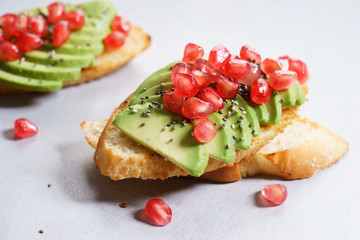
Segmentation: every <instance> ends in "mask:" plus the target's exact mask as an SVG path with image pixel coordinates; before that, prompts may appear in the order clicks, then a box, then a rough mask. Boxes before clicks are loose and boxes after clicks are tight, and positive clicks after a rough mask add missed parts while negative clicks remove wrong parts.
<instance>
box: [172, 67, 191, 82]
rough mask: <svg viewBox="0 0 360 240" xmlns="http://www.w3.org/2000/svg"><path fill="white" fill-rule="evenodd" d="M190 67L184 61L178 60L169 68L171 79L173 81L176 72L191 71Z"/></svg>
mask: <svg viewBox="0 0 360 240" xmlns="http://www.w3.org/2000/svg"><path fill="white" fill-rule="evenodd" d="M191 71H192V67H191V66H190V65H189V64H187V63H184V62H179V63H177V64H175V65H174V66H173V67H172V68H171V79H172V81H173V82H174V80H175V76H176V74H178V73H191Z"/></svg>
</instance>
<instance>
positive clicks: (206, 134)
mask: <svg viewBox="0 0 360 240" xmlns="http://www.w3.org/2000/svg"><path fill="white" fill-rule="evenodd" d="M216 134H217V130H216V128H215V126H214V123H213V122H212V121H211V120H210V119H208V118H207V117H205V118H202V119H200V121H199V122H198V123H197V124H196V126H195V129H194V136H195V138H196V139H197V140H198V141H199V142H201V143H206V142H210V141H211V140H213V139H214V137H215V136H216Z"/></svg>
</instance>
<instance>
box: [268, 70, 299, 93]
mask: <svg viewBox="0 0 360 240" xmlns="http://www.w3.org/2000/svg"><path fill="white" fill-rule="evenodd" d="M296 80H297V74H296V72H292V71H284V70H277V71H275V72H274V73H273V74H271V75H270V77H269V84H270V86H271V87H272V88H273V89H275V90H285V89H288V88H289V87H291V85H293V84H294V83H295V82H296Z"/></svg>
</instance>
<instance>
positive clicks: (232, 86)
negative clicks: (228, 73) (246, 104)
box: [216, 75, 240, 98]
mask: <svg viewBox="0 0 360 240" xmlns="http://www.w3.org/2000/svg"><path fill="white" fill-rule="evenodd" d="M217 83H218V84H217V85H216V89H217V90H218V92H219V94H220V96H221V97H223V98H232V97H235V96H236V94H237V93H238V92H239V89H240V84H239V83H238V82H237V81H231V80H230V79H228V78H227V77H225V76H223V75H219V76H217Z"/></svg>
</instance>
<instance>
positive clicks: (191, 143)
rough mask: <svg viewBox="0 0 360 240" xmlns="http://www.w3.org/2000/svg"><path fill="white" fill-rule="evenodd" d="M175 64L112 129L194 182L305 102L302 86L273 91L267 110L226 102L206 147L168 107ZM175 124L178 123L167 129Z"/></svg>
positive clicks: (145, 86) (151, 81)
mask: <svg viewBox="0 0 360 240" xmlns="http://www.w3.org/2000/svg"><path fill="white" fill-rule="evenodd" d="M176 63H177V62H174V63H171V64H169V65H168V66H166V67H164V68H162V69H160V70H159V71H157V72H155V73H153V74H152V75H150V76H149V77H148V78H147V79H146V80H145V81H144V82H143V83H141V84H140V86H139V87H138V88H137V90H136V91H135V93H134V95H133V97H132V99H131V100H130V104H129V108H128V109H127V110H125V111H123V112H121V113H119V114H118V116H117V117H116V119H115V120H114V122H113V124H114V125H115V126H117V127H118V128H119V129H120V130H121V131H123V132H124V133H125V134H127V135H128V136H129V137H131V138H133V139H134V140H136V141H137V142H139V143H141V144H143V145H144V146H146V147H148V148H149V149H151V150H153V151H155V152H157V153H159V154H160V155H162V156H164V157H165V158H166V159H168V160H169V161H171V162H173V163H174V164H176V165H178V166H179V167H181V168H182V169H184V170H186V171H187V172H189V173H190V174H192V175H193V176H200V175H201V174H203V172H204V169H205V168H206V165H207V162H208V158H209V157H211V158H214V159H216V160H219V161H223V162H227V163H229V162H232V161H234V159H235V150H236V149H242V150H247V149H249V148H251V140H252V138H253V137H256V136H258V135H259V132H260V124H276V123H277V122H279V121H280V119H281V115H282V109H285V108H289V107H293V106H296V105H301V104H303V103H304V101H305V98H304V94H303V92H302V89H301V86H300V84H299V83H298V82H295V83H294V84H293V85H292V86H291V87H290V88H289V89H287V90H284V91H278V92H275V91H274V92H273V95H272V96H271V98H270V100H269V102H267V103H265V104H260V105H257V104H254V103H253V102H251V101H249V100H246V99H245V98H243V97H242V96H240V95H239V94H238V95H237V96H236V97H234V98H232V99H227V100H226V104H225V107H224V108H223V109H222V110H221V111H217V112H213V113H211V114H210V115H208V118H209V119H210V120H211V121H212V122H213V123H214V124H215V127H216V129H217V134H216V136H215V138H214V139H213V140H212V141H210V142H207V143H204V144H202V143H199V142H198V141H197V140H196V139H195V137H193V136H192V131H193V130H194V127H195V125H196V122H197V121H195V122H194V123H189V122H186V124H184V123H183V121H184V118H183V117H182V116H181V115H176V114H174V113H172V112H170V111H168V110H167V109H166V108H165V107H164V106H163V101H162V97H161V92H162V91H164V90H168V89H170V88H171V87H173V83H172V81H171V68H172V66H173V65H175V64H176ZM134 110H135V112H134ZM146 113H150V115H151V116H150V115H146ZM174 119H176V123H175V124H173V125H172V124H170V126H167V124H168V123H171V122H172V121H173V120H174ZM165 126H166V127H165ZM173 126H175V129H173ZM164 127H165V128H164ZM170 139H172V141H170Z"/></svg>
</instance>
